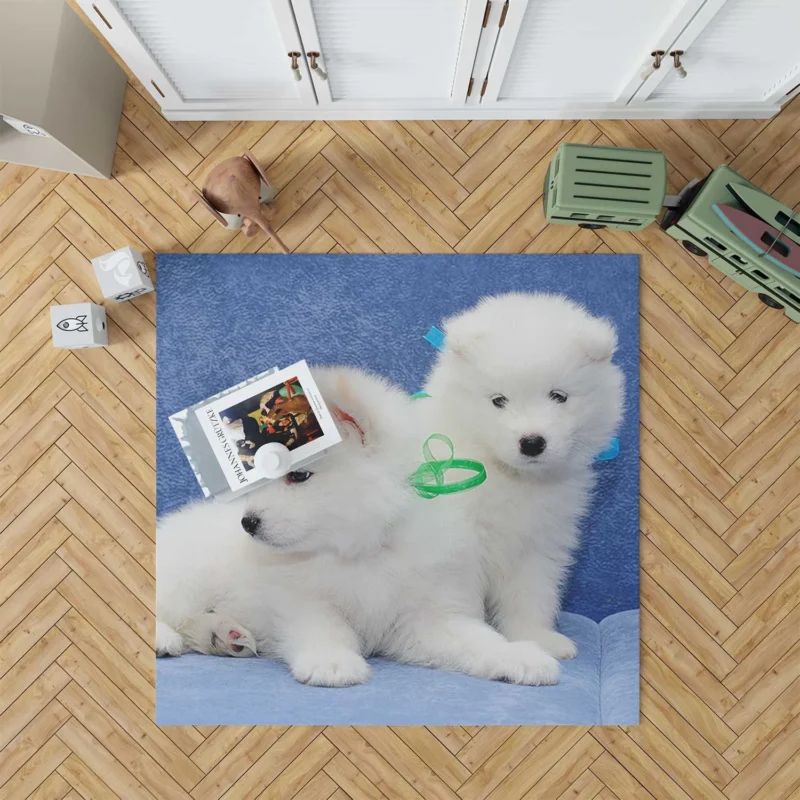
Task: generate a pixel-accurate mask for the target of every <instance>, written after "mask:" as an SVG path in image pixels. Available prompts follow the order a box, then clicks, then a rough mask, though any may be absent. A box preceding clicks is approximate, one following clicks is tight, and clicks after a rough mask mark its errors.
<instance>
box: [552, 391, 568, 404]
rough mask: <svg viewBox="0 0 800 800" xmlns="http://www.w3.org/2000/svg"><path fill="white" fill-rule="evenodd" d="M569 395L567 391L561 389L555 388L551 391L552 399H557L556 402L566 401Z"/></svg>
mask: <svg viewBox="0 0 800 800" xmlns="http://www.w3.org/2000/svg"><path fill="white" fill-rule="evenodd" d="M568 396H569V395H567V393H566V392H562V391H561V389H553V391H552V392H550V399H551V400H555V401H556V403H566V402H567V397H568Z"/></svg>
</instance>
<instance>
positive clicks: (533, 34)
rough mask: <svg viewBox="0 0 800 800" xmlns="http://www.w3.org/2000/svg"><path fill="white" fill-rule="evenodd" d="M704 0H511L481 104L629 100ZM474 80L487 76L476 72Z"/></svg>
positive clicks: (578, 103)
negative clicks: (656, 54)
mask: <svg viewBox="0 0 800 800" xmlns="http://www.w3.org/2000/svg"><path fill="white" fill-rule="evenodd" d="M702 3H703V0H658V2H655V0H509V4H508V12H507V15H506V16H505V25H504V26H503V27H502V29H500V30H499V34H498V37H497V45H496V47H495V51H494V56H493V58H492V61H491V64H490V65H489V69H488V75H487V79H486V89H485V92H484V95H483V98H482V101H481V105H482V106H488V105H499V106H507V107H510V108H511V107H523V106H532V107H534V108H535V107H537V106H538V107H546V108H549V109H558V108H563V109H569V107H570V106H574V107H582V108H586V107H591V105H592V104H597V105H598V106H600V105H602V106H608V105H609V104H615V103H616V104H620V105H624V104H625V103H626V102H627V101H628V100H629V99H630V97H631V96H632V95H633V94H634V92H635V91H636V89H637V88H638V87H639V86H640V85H641V83H642V79H641V78H640V77H639V75H640V73H641V72H642V70H643V68H644V67H645V66H646V65H647V63H648V61H649V60H650V56H649V54H650V53H651V52H652V51H654V50H658V49H661V45H663V43H664V42H667V41H672V40H673V39H674V37H675V36H676V35H677V33H678V32H679V31H680V30H681V29H682V28H683V27H684V26H685V24H686V23H687V22H688V20H690V19H691V17H692V14H693V13H694V12H695V11H696V10H697V8H698V7H699V6H701V5H702ZM475 77H476V80H484V79H483V78H482V77H481V76H475Z"/></svg>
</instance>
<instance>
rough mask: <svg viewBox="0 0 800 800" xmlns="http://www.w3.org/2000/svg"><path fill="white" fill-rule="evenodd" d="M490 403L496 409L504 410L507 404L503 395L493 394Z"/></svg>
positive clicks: (506, 399)
mask: <svg viewBox="0 0 800 800" xmlns="http://www.w3.org/2000/svg"><path fill="white" fill-rule="evenodd" d="M492 403H493V405H495V406H496V407H497V408H505V407H506V403H508V398H507V397H506V396H505V395H504V394H495V395H492Z"/></svg>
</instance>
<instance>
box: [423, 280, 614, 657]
mask: <svg viewBox="0 0 800 800" xmlns="http://www.w3.org/2000/svg"><path fill="white" fill-rule="evenodd" d="M444 330H445V333H446V345H445V349H444V352H442V353H441V354H440V355H439V358H438V360H437V362H436V365H435V366H434V368H433V371H432V372H431V375H430V377H429V379H428V381H427V385H426V387H425V390H426V391H427V392H428V393H429V394H430V395H431V399H426V400H424V401H423V402H421V403H420V406H419V408H420V413H422V414H424V415H425V416H426V418H427V419H428V420H429V423H430V424H432V425H433V427H435V428H437V429H440V430H442V431H443V432H445V433H447V434H448V435H449V436H450V437H452V438H453V440H455V441H457V442H458V446H459V448H460V449H461V450H463V451H464V452H468V453H469V454H470V457H472V458H477V459H479V460H481V461H483V462H484V463H485V464H486V469H487V473H488V479H487V482H486V485H485V487H481V488H482V489H483V491H480V492H469V493H467V494H465V495H463V496H462V497H460V498H459V500H460V504H461V506H462V508H463V509H464V510H465V511H466V513H467V514H468V515H469V517H470V518H472V519H474V520H476V521H477V523H478V525H479V527H480V529H481V532H482V538H481V546H480V550H481V560H482V563H483V568H484V570H485V576H486V581H487V584H488V589H487V595H486V603H487V611H488V614H489V618H490V620H491V621H492V623H493V624H494V625H495V627H496V628H497V630H499V631H500V632H501V633H502V634H503V635H505V636H506V637H507V638H508V639H509V640H510V641H521V640H525V641H534V642H537V643H538V644H539V645H541V646H542V647H543V648H544V649H545V650H546V651H547V652H548V653H550V654H551V655H553V656H555V657H556V658H572V657H574V656H575V654H576V652H577V651H576V648H575V645H574V643H573V642H572V641H571V640H570V639H568V638H567V637H566V636H563V635H562V634H560V633H558V632H557V631H555V629H554V626H555V621H556V617H557V615H558V611H559V606H560V589H561V587H562V585H563V582H564V579H565V575H566V571H567V567H568V566H569V564H570V562H571V556H572V552H573V550H574V548H575V546H576V544H577V526H578V522H579V520H580V519H581V517H583V516H584V514H585V513H586V509H587V505H588V501H589V494H590V490H591V487H592V480H593V478H592V469H591V464H592V460H593V458H594V456H595V455H597V454H598V453H599V452H600V451H602V450H603V449H604V448H605V447H606V446H607V444H608V442H609V440H610V438H611V436H612V434H613V433H614V430H615V428H616V427H617V425H618V423H619V420H620V416H621V407H622V373H621V371H620V370H619V368H618V367H617V366H615V365H614V364H613V363H612V362H611V357H612V355H613V354H614V351H615V349H616V346H617V336H616V332H615V330H614V327H613V326H612V325H611V323H609V322H608V321H607V320H604V319H599V318H596V317H592V316H590V315H589V314H588V313H587V312H586V311H585V310H584V309H582V308H581V307H580V306H577V305H576V304H575V303H572V302H571V301H569V300H568V299H566V298H564V297H560V296H555V295H535V294H508V295H501V296H498V297H490V298H486V299H484V300H483V301H482V302H480V303H479V304H478V305H477V306H476V307H475V308H473V309H471V310H469V311H467V312H465V313H463V314H460V315H458V316H456V317H453V318H451V319H449V320H447V321H446V322H445V323H444Z"/></svg>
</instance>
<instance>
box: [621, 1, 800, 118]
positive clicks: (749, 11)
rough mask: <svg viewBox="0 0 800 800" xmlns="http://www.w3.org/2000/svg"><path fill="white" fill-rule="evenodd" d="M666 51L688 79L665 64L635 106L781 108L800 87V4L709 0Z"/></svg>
mask: <svg viewBox="0 0 800 800" xmlns="http://www.w3.org/2000/svg"><path fill="white" fill-rule="evenodd" d="M669 49H670V50H673V51H674V50H683V51H684V52H683V55H682V56H681V57H680V58H681V62H682V65H683V68H684V69H685V71H686V77H685V78H680V77H679V76H678V73H677V71H676V70H675V69H673V68H671V62H670V63H668V64H665V65H664V66H665V67H667V68H666V69H662V70H659V73H660V74H657V75H654V76H653V78H652V79H651V80H649V81H648V82H647V84H646V85H645V86H643V87H642V88H641V89H640V91H639V92H638V93H637V95H636V97H635V100H634V102H635V103H642V102H644V101H646V102H647V103H654V104H655V103H658V104H664V103H672V104H681V105H684V106H697V107H698V108H709V107H711V105H712V104H713V103H726V102H727V103H729V102H730V101H735V102H750V103H763V102H770V103H780V102H782V101H783V98H784V97H788V95H791V94H792V93H793V92H794V91H796V90H797V88H799V87H797V85H796V84H798V83H800V0H709V2H708V3H707V4H706V7H704V8H703V9H702V12H701V14H699V15H698V17H697V19H695V20H693V21H692V23H691V25H689V26H687V28H686V29H685V30H684V31H683V32H682V33H681V34H680V35H679V36H678V37H677V39H676V40H675V41H674V42H673V43H672V44H671V45H670V48H669Z"/></svg>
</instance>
